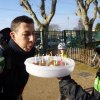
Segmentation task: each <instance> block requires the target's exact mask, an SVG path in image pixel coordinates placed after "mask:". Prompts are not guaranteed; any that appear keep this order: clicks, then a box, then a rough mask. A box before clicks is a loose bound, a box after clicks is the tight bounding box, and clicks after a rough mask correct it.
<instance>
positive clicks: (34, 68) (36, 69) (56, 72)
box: [24, 56, 75, 78]
mask: <svg viewBox="0 0 100 100" xmlns="http://www.w3.org/2000/svg"><path fill="white" fill-rule="evenodd" d="M52 57H53V59H60V57H57V56H52ZM44 59H46V60H47V57H46V56H44ZM34 60H36V58H35V57H30V58H27V59H26V60H25V62H24V63H25V65H26V71H27V72H28V73H29V74H31V75H34V76H38V77H44V78H53V77H64V76H67V75H69V74H70V73H71V72H72V71H73V70H74V67H75V62H74V60H73V59H70V58H64V59H63V60H64V61H65V62H67V63H68V64H67V65H66V66H40V65H35V64H33V62H34ZM37 60H41V57H37Z"/></svg>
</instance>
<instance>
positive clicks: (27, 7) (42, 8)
mask: <svg viewBox="0 0 100 100" xmlns="http://www.w3.org/2000/svg"><path fill="white" fill-rule="evenodd" d="M45 1H46V0H41V6H40V11H41V16H42V18H43V23H41V22H40V21H39V19H38V18H37V16H36V14H35V12H34V11H33V10H32V8H31V5H30V3H29V1H28V0H21V3H20V4H21V6H22V7H23V8H25V10H26V11H27V12H28V13H29V14H30V15H31V17H32V18H33V20H34V21H35V23H36V24H37V26H38V27H39V31H42V30H43V29H45V30H46V31H47V30H48V26H49V24H50V21H51V20H52V18H53V16H54V14H55V10H56V4H57V0H52V4H51V11H50V14H49V15H48V16H47V14H46V9H45Z"/></svg>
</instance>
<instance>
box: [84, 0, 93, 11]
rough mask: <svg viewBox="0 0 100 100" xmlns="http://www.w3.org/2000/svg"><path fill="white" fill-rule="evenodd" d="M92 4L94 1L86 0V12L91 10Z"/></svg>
mask: <svg viewBox="0 0 100 100" xmlns="http://www.w3.org/2000/svg"><path fill="white" fill-rule="evenodd" d="M92 2H93V0H86V1H85V7H86V10H88V9H89V6H90V4H91V3H92Z"/></svg>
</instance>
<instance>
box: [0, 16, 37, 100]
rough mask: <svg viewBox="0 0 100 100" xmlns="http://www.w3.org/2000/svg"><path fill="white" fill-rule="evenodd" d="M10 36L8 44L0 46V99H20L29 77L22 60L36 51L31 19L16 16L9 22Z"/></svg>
mask: <svg viewBox="0 0 100 100" xmlns="http://www.w3.org/2000/svg"><path fill="white" fill-rule="evenodd" d="M7 34H9V33H7ZM10 37H11V39H10V40H9V43H8V45H7V46H3V48H0V100H22V92H23V89H24V87H25V85H26V83H27V81H28V78H29V74H28V73H27V72H26V69H25V65H24V61H25V60H26V59H27V58H28V57H32V56H34V55H35V51H36V49H35V48H34V42H35V33H34V22H33V20H32V19H31V18H30V17H28V16H24V15H23V16H18V17H16V18H15V19H14V20H13V21H12V22H11V32H10Z"/></svg>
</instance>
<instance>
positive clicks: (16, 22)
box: [11, 15, 34, 31]
mask: <svg viewBox="0 0 100 100" xmlns="http://www.w3.org/2000/svg"><path fill="white" fill-rule="evenodd" d="M22 22H25V23H27V24H30V23H33V24H34V21H33V19H32V18H30V17H28V16H25V15H23V16H18V17H16V18H15V19H14V20H13V21H12V22H11V31H16V28H17V27H18V26H19V24H20V23H22Z"/></svg>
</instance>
